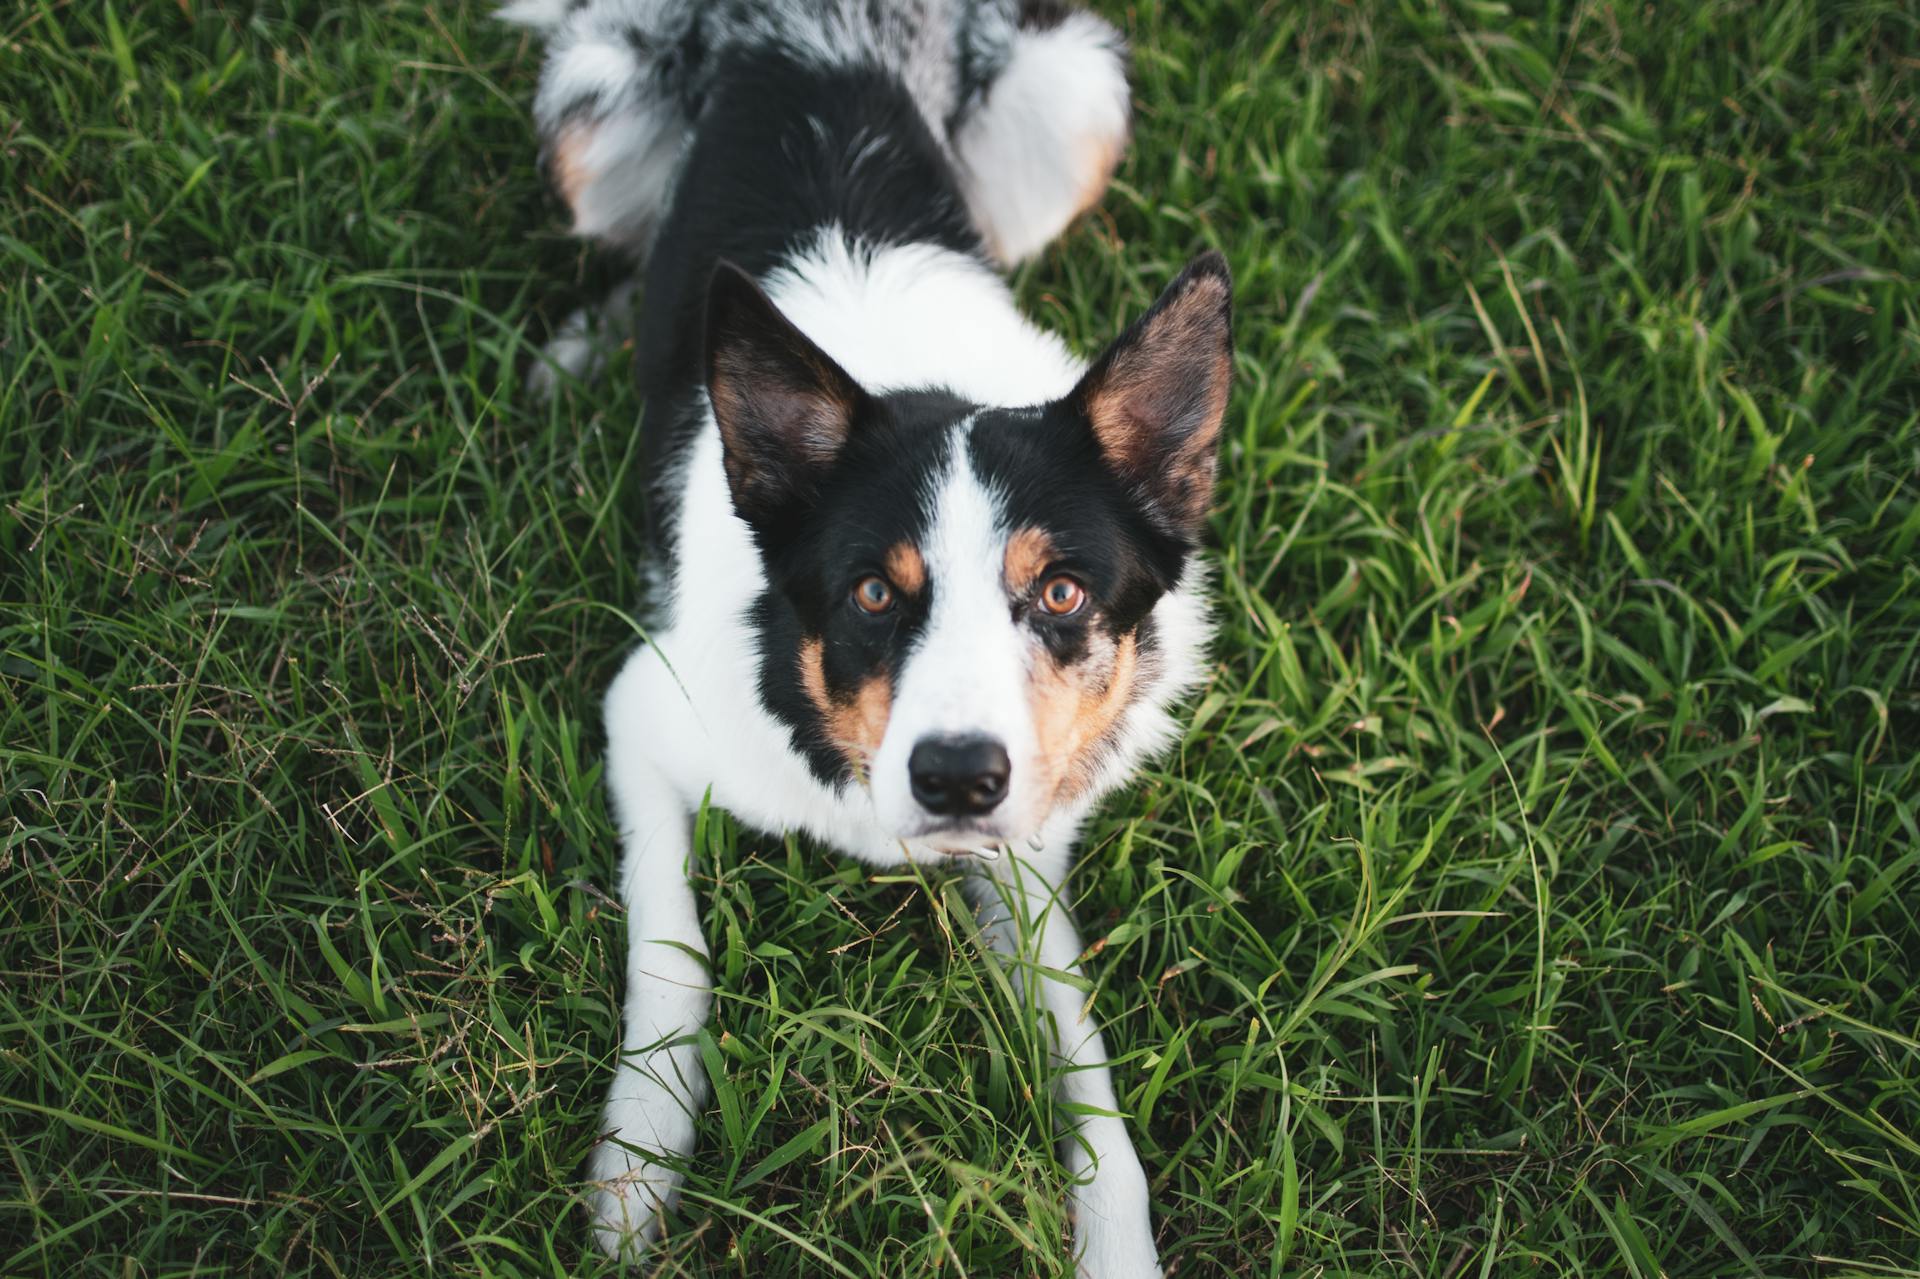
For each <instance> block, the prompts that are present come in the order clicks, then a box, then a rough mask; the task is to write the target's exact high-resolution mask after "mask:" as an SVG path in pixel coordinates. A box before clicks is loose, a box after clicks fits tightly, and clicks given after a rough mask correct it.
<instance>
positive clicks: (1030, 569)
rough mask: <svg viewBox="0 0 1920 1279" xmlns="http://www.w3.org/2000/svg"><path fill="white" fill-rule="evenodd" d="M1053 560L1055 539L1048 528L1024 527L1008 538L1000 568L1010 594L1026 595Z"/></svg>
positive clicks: (1014, 595) (1020, 597)
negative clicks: (1050, 535) (1049, 535)
mask: <svg viewBox="0 0 1920 1279" xmlns="http://www.w3.org/2000/svg"><path fill="white" fill-rule="evenodd" d="M1053 560H1054V549H1053V539H1052V538H1051V537H1048V536H1047V533H1046V530H1045V529H1038V528H1032V527H1028V528H1023V529H1021V530H1020V531H1019V532H1017V533H1015V534H1014V535H1013V536H1012V537H1010V538H1008V539H1007V553H1006V556H1005V559H1004V565H1003V567H1002V570H1001V571H1002V573H1003V575H1004V576H1005V578H1006V583H1007V594H1008V595H1009V596H1011V597H1012V598H1014V599H1016V600H1018V599H1024V598H1026V596H1027V595H1028V593H1029V592H1031V591H1032V590H1033V588H1034V587H1035V586H1036V585H1037V584H1038V583H1039V581H1040V575H1041V574H1042V573H1044V572H1046V571H1047V565H1049V564H1051V563H1053Z"/></svg>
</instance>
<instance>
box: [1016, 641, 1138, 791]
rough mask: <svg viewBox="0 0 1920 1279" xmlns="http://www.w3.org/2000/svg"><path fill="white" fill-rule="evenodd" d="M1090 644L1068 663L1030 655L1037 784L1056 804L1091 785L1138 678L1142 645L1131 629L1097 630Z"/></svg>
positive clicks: (1136, 685) (1029, 687) (1041, 654)
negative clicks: (1115, 635) (1114, 632)
mask: <svg viewBox="0 0 1920 1279" xmlns="http://www.w3.org/2000/svg"><path fill="white" fill-rule="evenodd" d="M1092 644H1093V647H1092V651H1090V652H1089V653H1088V654H1087V655H1086V656H1085V657H1083V658H1081V659H1080V661H1078V662H1076V663H1074V664H1073V665H1071V666H1062V665H1060V664H1059V663H1057V662H1055V661H1054V660H1053V658H1052V657H1051V656H1049V655H1048V654H1047V653H1046V652H1045V651H1044V650H1042V651H1041V652H1040V653H1039V654H1037V655H1036V657H1035V659H1034V667H1033V675H1032V677H1031V681H1030V683H1029V685H1028V695H1029V697H1030V698H1031V700H1032V705H1033V729H1034V737H1035V740H1036V741H1037V742H1038V744H1039V747H1040V752H1039V758H1038V767H1039V768H1040V769H1041V770H1042V771H1041V777H1040V786H1041V789H1042V791H1043V792H1044V793H1046V794H1049V795H1051V796H1052V797H1053V802H1054V803H1058V802H1059V801H1061V800H1063V799H1072V798H1074V797H1075V796H1077V795H1079V794H1081V793H1083V792H1084V791H1085V790H1086V789H1087V787H1089V786H1090V785H1092V784H1093V780H1094V776H1095V774H1096V773H1097V772H1098V771H1099V763H1100V759H1099V754H1100V748H1101V747H1102V746H1103V745H1105V743H1106V742H1107V740H1108V739H1109V738H1110V737H1111V736H1112V735H1113V732H1114V730H1115V729H1116V728H1117V727H1118V726H1119V723H1120V717H1121V715H1122V714H1124V713H1125V711H1126V709H1127V707H1128V706H1130V705H1132V704H1133V698H1134V693H1135V691H1136V689H1137V687H1138V685H1139V681H1140V645H1139V641H1138V640H1137V639H1136V638H1135V637H1134V636H1133V635H1132V634H1131V633H1129V634H1126V635H1122V636H1121V637H1120V638H1119V639H1118V640H1115V639H1112V638H1111V637H1109V636H1107V635H1106V634H1105V633H1104V632H1095V637H1094V639H1093V641H1092Z"/></svg>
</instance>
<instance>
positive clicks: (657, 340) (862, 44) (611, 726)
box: [504, 0, 1231, 1279]
mask: <svg viewBox="0 0 1920 1279" xmlns="http://www.w3.org/2000/svg"><path fill="white" fill-rule="evenodd" d="M504 14H505V16H507V17H508V18H510V19H513V20H516V21H519V22H522V23H525V24H528V25H530V26H533V27H536V28H538V29H539V30H541V31H542V32H544V34H545V36H546V39H547V42H548V52H547V61H546V65H545V68H544V72H543V75H542V80H541V86H540V90H539V97H538V101H537V104H536V115H537V118H538V123H539V128H540V131H541V139H542V145H543V149H544V152H543V153H544V158H545V161H546V164H547V167H548V171H549V172H550V174H551V176H552V179H553V182H554V184H555V186H556V187H557V188H558V190H559V192H560V194H561V196H562V197H563V198H564V199H565V200H566V202H567V204H568V205H569V207H570V208H571V210H572V212H573V218H574V227H575V230H576V231H577V232H578V233H580V234H581V235H585V236H589V237H594V238H597V239H600V240H603V241H605V242H607V243H610V244H613V245H616V246H619V247H621V248H624V249H626V250H628V251H630V252H631V253H633V254H634V255H636V256H638V257H640V258H642V259H643V260H644V262H645V271H644V277H643V302H642V306H641V317H640V320H639V330H638V333H637V349H638V352H639V355H638V375H639V379H640V384H641V389H642V391H643V392H644V394H645V397H646V410H645V420H644V422H643V424H642V428H641V429H642V431H643V434H644V443H643V447H644V450H645V456H646V459H647V475H648V479H649V483H650V485H651V492H650V502H649V522H650V525H651V531H652V533H653V555H654V565H653V567H654V569H655V570H656V572H655V579H656V587H657V589H656V591H655V592H654V598H653V599H652V600H651V602H650V608H651V614H650V622H651V625H650V628H649V635H650V642H649V643H648V644H647V645H645V646H644V647H642V648H641V649H640V650H639V651H638V652H636V653H635V654H633V656H632V657H631V659H629V661H628V662H627V664H626V666H625V668H624V669H623V670H622V671H621V673H620V675H619V677H618V678H617V679H616V680H615V681H614V684H613V687H612V688H611V689H610V690H609V692H608V694H607V702H606V727H607V766H608V777H609V780H610V786H611V790H612V794H613V802H614V808H615V811H616V815H617V818H618V821H619V826H620V830H621V835H622V839H623V840H624V844H625V849H624V857H623V860H622V864H621V871H620V885H619V886H620V892H621V897H622V898H623V900H624V901H625V903H626V907H627V919H628V928H629V951H628V988H627V996H626V1008H625V1018H624V1021H625V1041H624V1045H623V1057H622V1064H621V1066H620V1068H619V1071H618V1074H617V1076H616V1077H615V1079H614V1082H613V1086H612V1090H611V1093H610V1095H609V1097H608V1101H607V1112H606V1129H607V1133H608V1139H607V1140H606V1141H604V1142H603V1143H602V1144H601V1145H600V1146H599V1147H597V1148H596V1150H595V1153H594V1155H593V1158H592V1168H591V1172H592V1176H593V1179H594V1181H595V1183H596V1190H595V1193H594V1197H593V1215H594V1229H595V1233H596V1236H597V1238H598V1241H599V1242H600V1243H601V1244H602V1245H603V1246H604V1247H605V1248H606V1249H608V1250H609V1251H610V1252H614V1253H616V1254H622V1253H624V1254H627V1255H630V1256H637V1255H638V1254H639V1252H640V1251H641V1250H642V1249H643V1248H644V1247H645V1245H646V1243H647V1241H648V1240H650V1239H652V1238H654V1237H655V1236H656V1234H657V1231H658V1229H659V1225H660V1217H661V1214H662V1213H663V1212H664V1211H665V1210H666V1209H667V1208H668V1207H669V1206H670V1205H671V1203H672V1201H673V1198H674V1194H675V1191H676V1188H677V1185H678V1183H679V1179H680V1173H679V1171H677V1170H678V1169H679V1168H681V1167H683V1166H684V1162H685V1159H686V1158H687V1157H688V1156H689V1155H690V1154H691V1152H692V1150H693V1144H694V1116H695V1114H696V1112H697V1111H698V1109H699V1107H700V1106H701V1105H702V1104H703V1102H704V1100H705V1088H704V1080H703V1074H702V1066H701V1063H700V1061H699V1057H698V1052H697V1049H696V1047H695V1045H694V1036H695V1032H696V1031H697V1030H698V1029H699V1028H700V1026H701V1025H702V1023H703V1022H704V1021H705V1019H706V1017H707V1015H708V1012H709V1009H710V1006H711V997H710V994H709V977H708V974H707V971H706V967H705V965H704V964H703V963H702V962H701V960H702V957H704V956H705V955H706V953H707V950H706V942H705V940H704V939H703V938H702V936H701V933H700V924H699V913H698V911H697V909H696V905H695V901H694V896H693V892H692V889H691V887H690V885H689V882H688V873H689V870H690V867H689V859H690V856H691V851H692V850H691V819H692V815H693V813H694V812H695V811H696V810H697V809H698V807H699V805H700V804H701V803H702V802H703V798H704V797H706V796H708V795H711V797H712V802H713V803H715V804H717V805H719V806H721V807H724V808H726V809H728V810H730V811H731V812H732V813H734V814H735V815H736V816H737V817H738V818H739V819H740V820H742V821H743V822H746V823H748V824H750V825H752V826H756V827H759V828H762V829H765V830H768V831H774V832H781V831H790V830H797V831H803V832H805V833H806V834H808V835H810V836H811V837H813V838H814V839H817V840H819V841H821V842H822V843H825V844H827V845H831V846H832V847H834V848H836V849H838V850H839V851H840V852H842V853H844V854H846V855H848V856H851V857H854V858H858V859H859V860H861V861H863V862H867V863H870V864H872V865H876V866H889V865H898V864H900V863H902V862H903V861H908V860H919V861H939V862H948V863H951V864H952V865H953V866H954V867H956V868H959V869H960V870H962V871H964V872H965V878H966V883H967V885H968V891H969V897H970V899H971V900H972V901H973V903H974V906H975V909H976V910H977V912H978V913H979V916H980V919H981V924H982V929H983V932H984V935H985V936H986V937H987V938H988V939H989V940H990V941H991V943H992V944H993V945H994V946H995V947H997V948H1000V949H1002V950H1004V951H1006V952H1007V953H1009V954H1011V955H1014V956H1017V957H1019V959H1020V960H1021V961H1022V962H1021V963H1019V964H1017V965H1016V969H1017V970H1018V971H1021V972H1025V973H1029V974H1035V973H1038V974H1054V973H1066V974H1075V973H1077V958H1078V956H1079V953H1080V947H1081V943H1080V941H1079V939H1078V938H1077V937H1076V935H1075V932H1074V928H1073V925H1072V923H1071V921H1070V920H1069V919H1068V917H1067V912H1066V908H1065V906H1064V904H1063V902H1062V900H1061V893H1060V889H1061V885H1062V882H1063V880H1064V877H1065V874H1066V871H1067V869H1068V866H1069V863H1070V858H1071V853H1072V849H1073V846H1074V840H1075V837H1076V835H1077V833H1078V831H1079V829H1080V827H1081V825H1082V823H1083V822H1084V820H1085V819H1086V817H1087V815H1088V813H1089V811H1090V810H1091V809H1092V808H1093V806H1094V805H1095V804H1096V803H1097V802H1098V801H1099V800H1100V799H1101V797H1103V796H1104V795H1107V794H1109V793H1110V792H1112V791H1113V790H1114V789H1115V788H1117V787H1119V786H1120V785H1122V784H1123V783H1124V782H1125V781H1126V780H1127V778H1128V776H1129V775H1130V773H1131V772H1132V770H1133V769H1134V767H1135V766H1136V765H1137V764H1138V763H1139V762H1140V761H1141V760H1142V759H1143V758H1144V757H1146V756H1147V755H1149V754H1150V753H1152V752H1154V751H1156V750H1158V749H1160V748H1162V747H1164V746H1165V745H1166V744H1167V743H1168V742H1169V741H1170V740H1171V739H1172V737H1173V735H1174V732H1175V726H1174V721H1173V719H1172V717H1171V715H1170V708H1171V707H1173V706H1174V705H1175V704H1176V703H1177V702H1178V701H1179V699H1180V697H1181V695H1182V694H1183V693H1184V692H1186V691H1187V690H1188V689H1189V688H1190V687H1191V686H1192V685H1193V684H1194V682H1195V681H1196V679H1197V678H1198V675H1199V672H1200V669H1201V661H1202V654H1203V650H1204V648H1205V645H1206V642H1207V638H1208V625H1207V618H1206V608H1205V605H1204V603H1203V599H1202V593H1201V589H1200V578H1201V572H1200V568H1199V566H1198V564H1197V563H1196V560H1195V556H1194V547H1195V543H1196V541H1197V539H1198V537H1199V534H1200V531H1201V527H1202V524H1203V521H1204V518H1205V514H1206V510H1207V506H1208V503H1209V501H1210V497H1211V493H1212V490H1213V480H1214V471H1215V454H1216V447H1217V442H1218V438H1219V433H1220V424H1221V417H1222V414H1223V412H1224V411H1225V408H1226V403H1227V395H1228V385H1229V381H1230V371H1231V333H1230V293H1231V286H1230V281H1229V278H1228V273H1227V269H1226V265H1225V263H1224V261H1223V260H1222V259H1221V258H1220V257H1219V256H1218V255H1216V254H1208V255H1204V256H1202V257H1200V258H1197V259H1196V260H1195V261H1193V262H1192V263H1191V264H1190V265H1189V266H1188V267H1187V268H1186V269H1185V270H1184V271H1183V272H1181V273H1180V275H1179V277H1178V278H1177V279H1175V280H1174V281H1173V282H1172V283H1171V284H1170V285H1169V286H1168V288H1167V290H1166V292H1165V293H1164V294H1163V295H1162V296H1161V298H1160V299H1159V301H1157V302H1156V303H1155V304H1154V305H1153V307H1152V308H1151V309H1150V310H1149V311H1148V312H1147V313H1146V314H1145V315H1144V316H1142V317H1141V318H1140V319H1138V320H1137V321H1136V322H1135V323H1134V324H1133V325H1132V326H1131V327H1130V328H1128V329H1127V330H1126V331H1125V333H1123V334H1122V335H1121V336H1120V337H1119V338H1118V340H1116V341H1115V342H1114V343H1113V344H1112V345H1111V346H1109V347H1108V348H1107V349H1106V351H1105V352H1104V353H1102V354H1101V355H1100V356H1099V358H1097V359H1096V360H1094V361H1093V362H1092V364H1091V365H1083V364H1082V363H1081V362H1080V361H1079V360H1077V359H1075V358H1074V357H1073V356H1072V355H1071V354H1070V353H1069V352H1068V351H1067V349H1066V347H1065V346H1064V345H1063V344H1062V343H1061V342H1060V341H1059V340H1058V339H1057V338H1056V337H1054V336H1053V335H1051V334H1048V333H1045V332H1042V331H1040V330H1039V329H1037V328H1035V327H1034V326H1033V325H1032V324H1031V323H1029V322H1028V321H1027V320H1026V319H1025V318H1024V317H1022V316H1021V315H1020V313H1019V312H1018V311H1017V310H1016V309H1015V307H1014V305H1013V300H1012V296H1011V293H1010V292H1009V290H1008V288H1007V286H1006V284H1005V283H1004V281H1003V280H1002V278H1001V277H1000V275H999V274H998V269H1000V268H1004V267H1007V266H1010V265H1012V264H1014V263H1016V262H1018V261H1020V260H1022V259H1024V258H1026V257H1028V256H1030V255H1031V254H1033V253H1035V252H1037V251H1038V250H1039V249H1040V248H1041V247H1042V246H1044V245H1045V244H1046V243H1047V242H1048V241H1049V240H1051V239H1052V238H1053V237H1054V236H1055V235H1057V234H1058V233H1059V232H1060V231H1061V230H1062V229H1063V228H1065V227H1066V226H1067V224H1068V223H1069V222H1070V221H1071V220H1072V219H1073V218H1074V217H1075V216H1076V215H1077V214H1078V213H1079V212H1080V211H1082V210H1083V209H1084V208H1086V207H1087V206H1088V205H1089V204H1090V203H1092V202H1093V201H1094V200H1096V199H1097V198H1098V197H1099V195H1100V193H1101V192H1102V191H1103V190H1104V189H1105V186H1106V183H1107V181H1108V179H1109V178H1110V176H1111V174H1112V171H1113V167H1114V165H1115V163H1116V161H1117V159H1118V157H1119V155H1120V153H1121V150H1122V147H1123V145H1124V143H1125V140H1126V135H1127V126H1128V105H1127V85H1126V75H1125V54H1124V49H1123V46H1122V43H1121V40H1120V38H1119V36H1118V34H1117V33H1116V32H1115V31H1114V30H1113V29H1112V28H1111V27H1109V26H1108V25H1107V24H1106V23H1104V22H1103V21H1101V20H1099V19H1098V18H1096V17H1094V16H1093V15H1091V14H1088V13H1085V12H1082V11H1079V10H1076V9H1072V8H1069V7H1067V6H1065V5H1063V4H1061V3H1058V0H875V2H869V0H814V2H813V3H800V2H799V0H760V2H758V3H754V2H750V0H722V2H721V3H709V4H702V3H697V2H696V0H570V2H569V0H520V2H519V3H515V4H512V5H509V6H508V7H507V8H506V10H505V11H504ZM1027 993H1028V995H1029V996H1030V997H1031V998H1033V999H1035V1000H1037V1001H1038V1002H1039V1005H1040V1008H1041V1011H1042V1012H1043V1014H1044V1021H1045V1022H1046V1024H1048V1025H1050V1027H1051V1034H1052V1036H1053V1041H1052V1042H1053V1045H1054V1050H1055V1058H1056V1061H1057V1063H1058V1065H1059V1067H1060V1070H1059V1073H1058V1078H1057V1084H1056V1087H1057V1089H1058V1093H1059V1096H1060V1098H1061V1100H1062V1101H1063V1102H1064V1103H1066V1104H1065V1105H1063V1107H1062V1112H1063V1113H1066V1114H1069V1115H1072V1116H1075V1117H1074V1118H1072V1119H1070V1120H1069V1121H1068V1122H1069V1123H1070V1125H1071V1130H1070V1131H1067V1132H1064V1133H1063V1134H1062V1135H1061V1140H1062V1152H1063V1159H1064V1162H1065V1164H1066V1166H1067V1169H1068V1171H1069V1172H1070V1174H1071V1177H1072V1190H1071V1194H1072V1203H1071V1208H1072V1215H1073V1220H1074V1227H1075V1233H1076V1255H1077V1257H1078V1266H1079V1269H1080V1272H1081V1273H1082V1274H1083V1275H1085V1276H1089V1277H1090V1279H1136V1277H1139V1276H1150V1275H1158V1274H1159V1273H1160V1268H1159V1262H1158V1260H1157V1256H1156V1251H1155V1246H1154V1238H1153V1229H1152V1221H1151V1217H1150V1214H1149V1207H1148V1194H1147V1181H1146V1177H1145V1175H1144V1173H1143V1171H1142V1169H1141V1166H1140V1162H1139V1159H1138V1157H1137V1156H1136V1154H1135V1153H1134V1150H1133V1146H1132V1143H1131V1141H1130V1140H1129V1138H1128V1136H1127V1132H1126V1128H1125V1125H1124V1122H1123V1121H1122V1119H1121V1118H1119V1117H1118V1110H1119V1107H1118V1103H1117V1102H1116V1099H1115V1096H1114V1092H1113V1087H1112V1083H1111V1081H1110V1078H1109V1074H1108V1070H1107V1068H1106V1058H1105V1052H1104V1049H1103V1047H1102V1044H1101V1037H1100V1032H1099V1030H1098V1028H1097V1027H1096V1026H1095V1025H1094V1024H1093V1023H1092V1021H1091V1020H1089V1019H1088V1018H1086V1017H1083V1015H1082V1011H1081V1004H1082V998H1081V996H1080V994H1079V993H1077V992H1076V991H1075V990H1074V989H1073V988H1072V987H1071V986H1070V985H1068V984H1066V983H1064V982H1062V981H1059V980H1057V979H1056V978H1054V977H1052V976H1048V975H1040V976H1030V977H1029V978H1028V979H1027Z"/></svg>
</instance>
